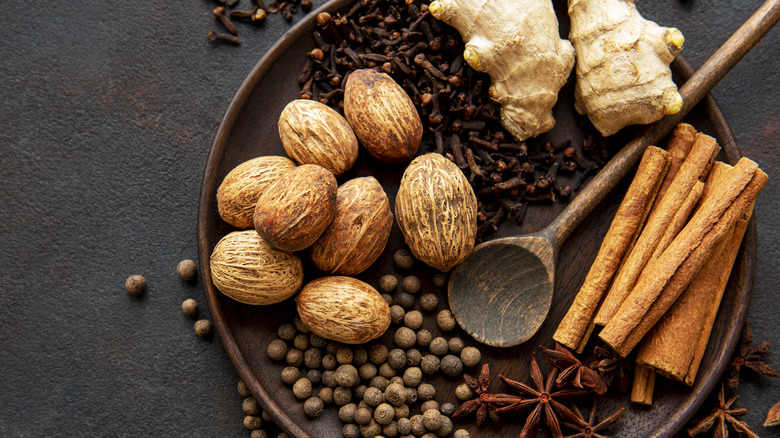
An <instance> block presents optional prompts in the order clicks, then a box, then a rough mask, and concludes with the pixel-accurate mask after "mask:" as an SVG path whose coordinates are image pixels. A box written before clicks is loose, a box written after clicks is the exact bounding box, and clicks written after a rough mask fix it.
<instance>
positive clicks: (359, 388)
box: [352, 385, 368, 400]
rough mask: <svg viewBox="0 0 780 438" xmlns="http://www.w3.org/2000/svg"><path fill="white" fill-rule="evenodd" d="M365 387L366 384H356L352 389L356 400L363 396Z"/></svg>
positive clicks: (361, 398)
mask: <svg viewBox="0 0 780 438" xmlns="http://www.w3.org/2000/svg"><path fill="white" fill-rule="evenodd" d="M367 389H368V386H366V385H358V386H356V387H355V388H353V389H352V395H354V396H355V398H356V399H358V400H363V396H364V395H365V393H366V390H367Z"/></svg>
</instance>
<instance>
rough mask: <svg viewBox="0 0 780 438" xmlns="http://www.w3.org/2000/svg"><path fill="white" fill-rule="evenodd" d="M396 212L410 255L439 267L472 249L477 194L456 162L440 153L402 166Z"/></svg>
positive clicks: (443, 268) (448, 266)
mask: <svg viewBox="0 0 780 438" xmlns="http://www.w3.org/2000/svg"><path fill="white" fill-rule="evenodd" d="M395 216H396V220H397V221H398V226H399V227H400V228H401V232H402V233H403V235H404V240H405V241H406V244H407V245H409V249H411V250H412V254H414V256H415V257H417V258H418V259H420V260H422V261H423V262H425V263H427V264H428V265H430V266H433V267H434V268H437V269H439V270H441V271H444V272H446V271H449V270H450V269H452V268H453V267H454V266H455V265H457V264H458V263H460V262H462V261H463V260H464V259H465V258H466V257H468V255H469V254H471V251H472V250H473V249H474V242H475V240H476V236H477V198H476V196H474V191H473V190H472V188H471V185H470V184H469V181H468V180H467V179H466V177H465V176H464V175H463V172H461V170H460V169H459V168H458V166H456V165H455V164H454V163H452V162H451V161H450V160H448V159H446V158H444V157H443V156H441V155H439V154H434V153H430V154H425V155H422V156H419V157H417V158H415V159H414V161H412V162H411V163H410V164H409V167H407V168H406V170H405V171H404V175H403V177H402V178H401V185H400V187H399V188H398V195H397V196H396V198H395Z"/></svg>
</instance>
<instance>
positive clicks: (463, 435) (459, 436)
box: [452, 429, 471, 438]
mask: <svg viewBox="0 0 780 438" xmlns="http://www.w3.org/2000/svg"><path fill="white" fill-rule="evenodd" d="M452 437H453V438H471V434H470V433H469V431H467V430H466V429H458V430H456V431H455V435H453V436H452Z"/></svg>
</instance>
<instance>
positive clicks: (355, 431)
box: [318, 16, 360, 438]
mask: <svg viewBox="0 0 780 438" xmlns="http://www.w3.org/2000/svg"><path fill="white" fill-rule="evenodd" d="M318 17H319V16H318ZM341 434H342V435H344V438H360V428H359V427H358V425H357V424H353V423H348V424H345V425H344V427H343V428H342V429H341Z"/></svg>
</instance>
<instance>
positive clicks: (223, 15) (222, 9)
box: [206, 0, 312, 45]
mask: <svg viewBox="0 0 780 438" xmlns="http://www.w3.org/2000/svg"><path fill="white" fill-rule="evenodd" d="M213 1H214V2H215V3H217V4H218V5H219V6H217V7H215V8H214V10H213V11H212V13H213V14H214V18H215V19H217V20H218V21H219V22H220V23H221V24H222V26H223V27H224V29H225V30H227V32H228V33H225V32H217V31H211V32H209V33H208V35H206V37H207V38H208V39H209V40H211V41H214V42H216V41H226V42H228V43H232V44H236V45H238V44H241V40H240V39H239V38H238V28H237V27H236V25H235V23H234V20H235V21H244V22H247V23H251V24H261V23H263V22H264V21H265V19H266V17H267V16H268V14H277V13H278V14H281V15H282V17H284V19H285V20H287V21H292V19H293V16H294V15H295V13H296V12H297V11H298V8H300V9H301V10H302V11H304V12H309V11H310V10H311V8H312V1H311V0H289V1H284V2H281V3H279V2H276V1H274V2H271V3H269V4H268V5H266V4H265V2H264V1H263V0H252V2H253V4H254V7H253V8H252V9H249V10H242V9H232V10H229V9H231V8H234V7H236V6H237V5H238V1H239V0H213Z"/></svg>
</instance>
